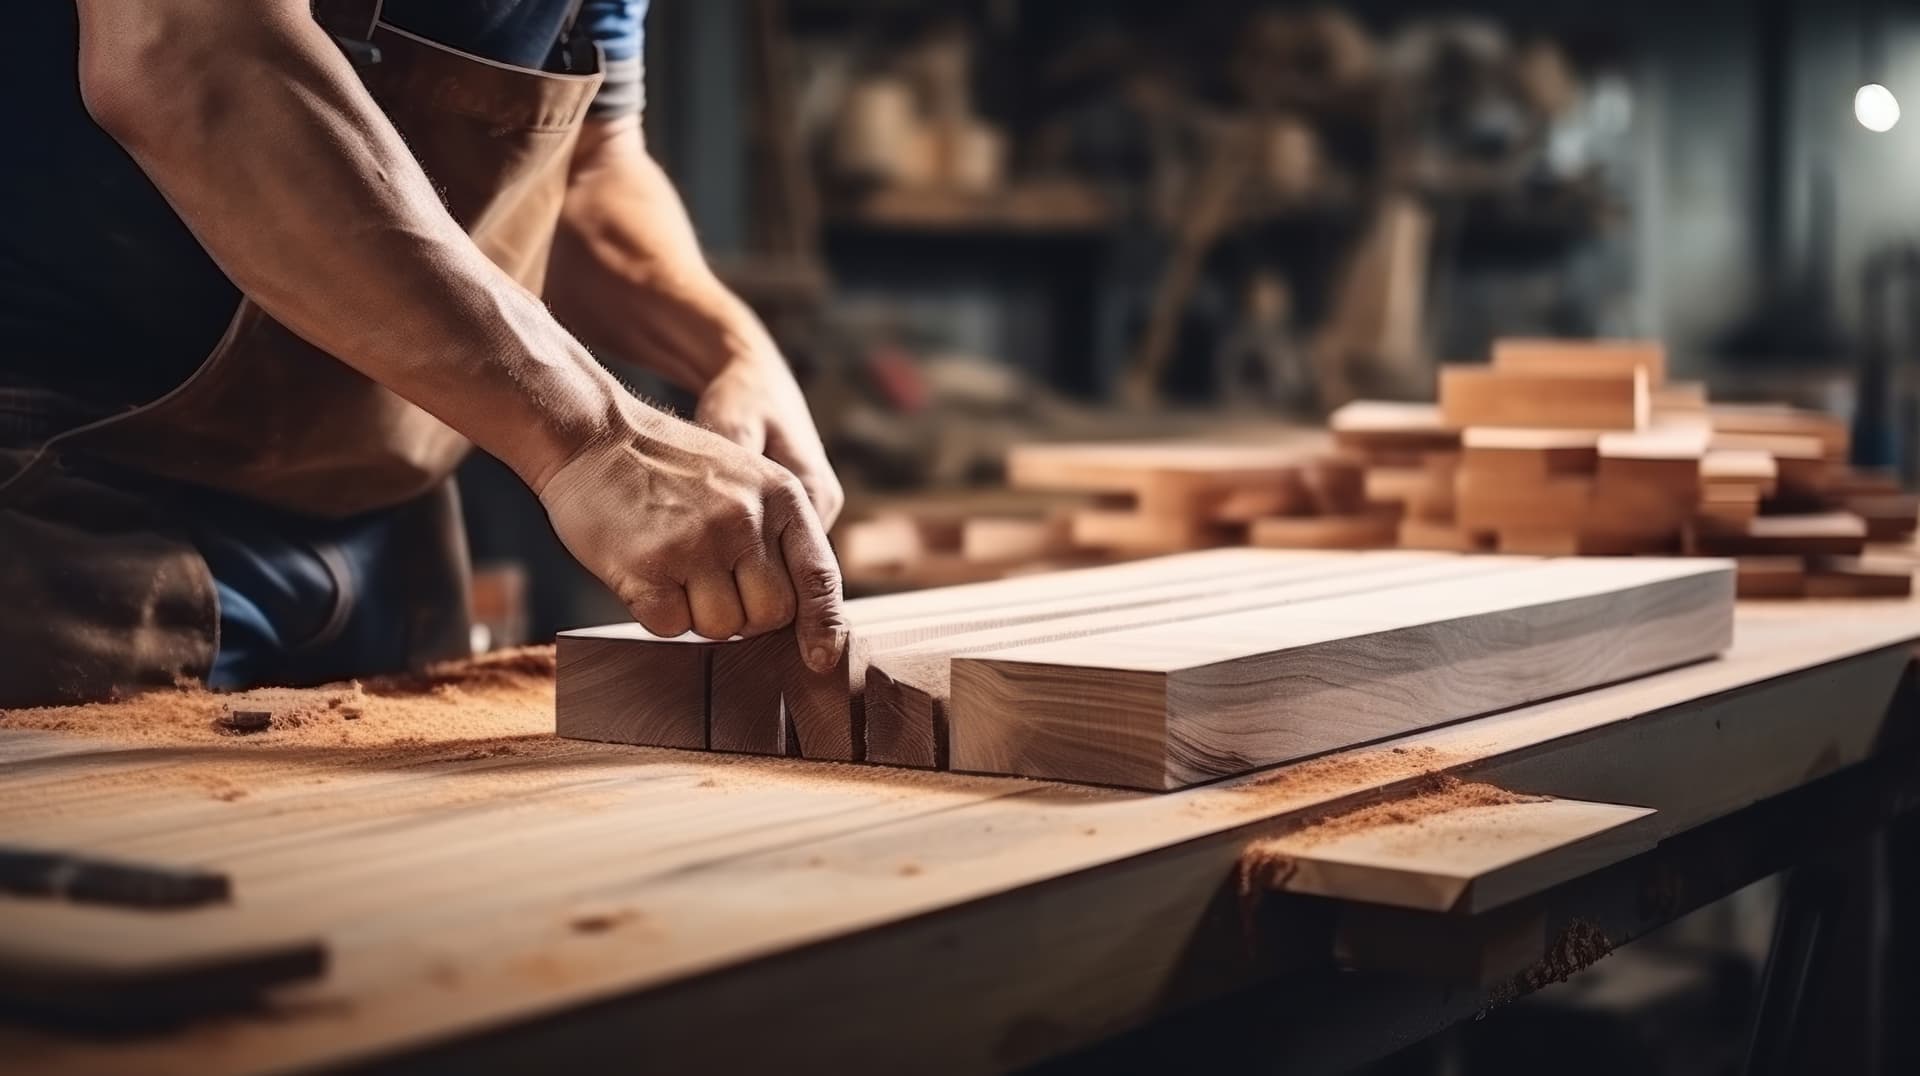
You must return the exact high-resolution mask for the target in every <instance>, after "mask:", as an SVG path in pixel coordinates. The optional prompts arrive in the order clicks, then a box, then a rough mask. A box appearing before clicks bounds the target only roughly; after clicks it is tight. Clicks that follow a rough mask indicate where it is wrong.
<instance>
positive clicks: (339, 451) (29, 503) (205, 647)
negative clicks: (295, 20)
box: [0, 0, 600, 707]
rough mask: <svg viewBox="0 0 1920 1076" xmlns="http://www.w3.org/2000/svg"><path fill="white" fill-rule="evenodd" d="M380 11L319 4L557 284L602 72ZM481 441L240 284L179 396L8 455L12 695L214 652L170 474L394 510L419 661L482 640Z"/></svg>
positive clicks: (121, 688)
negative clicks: (477, 564) (475, 47)
mask: <svg viewBox="0 0 1920 1076" xmlns="http://www.w3.org/2000/svg"><path fill="white" fill-rule="evenodd" d="M378 13H379V4H378V3H377V0H341V2H334V3H323V4H316V17H318V18H319V19H320V20H321V23H322V25H324V26H325V27H326V28H327V29H328V30H329V31H330V32H332V33H333V34H335V36H337V37H341V38H343V39H345V40H349V41H354V42H362V41H365V42H370V43H371V44H372V46H373V47H374V48H375V49H377V50H378V60H377V61H376V62H372V63H370V64H366V65H364V66H363V67H362V68H361V75H362V78H363V79H364V81H365V83H366V85H367V88H368V90H369V91H370V92H371V93H372V95H373V97H374V99H375V100H376V101H378V102H379V104H380V106H381V108H382V109H383V110H384V111H385V112H386V114H387V117H388V118H389V119H390V120H391V121H392V122H393V124H394V126H395V127H396V128H397V129H398V130H399V131H400V133H401V134H402V135H403V136H404V137H405V138H406V141H407V145H408V146H409V148H410V149H411V150H412V151H413V153H414V155H415V156H416V157H417V158H418V159H419V161H420V163H421V165H422V166H423V167H424V168H425V170H426V172H427V174H428V175H429V176H430V177H431V178H432V180H433V181H434V183H435V185H436V186H437V187H438V188H439V189H440V191H441V192H442V197H443V198H444V199H445V201H446V203H447V207H448V209H449V210H450V211H451V213H452V214H453V217H454V219H456V220H457V221H459V222H460V224H461V225H462V226H463V227H465V228H466V229H467V231H468V232H469V234H471V235H472V236H473V238H474V241H475V242H476V243H477V244H478V245H479V246H480V248H481V249H482V250H483V251H485V252H486V254H487V255H488V256H489V257H490V258H492V259H493V261H494V262H495V263H497V264H498V265H500V266H501V267H502V268H503V269H505V270H506V271H507V272H508V273H509V274H511V275H512V276H513V277H514V279H516V280H518V281H519V282H520V283H521V284H522V285H524V286H526V287H528V288H530V289H532V290H534V291H539V290H540V288H541V286H542V284H543V283H544V277H545V274H546V265H547V255H548V251H549V248H550V245H551V241H552V237H553V231H554V226H555V223H556V221H557V219H558V215H559V211H560V204H561V201H562V198H563V197H564V194H565V183H566V174H567V164H568V160H569V157H570V156H571V153H572V149H573V145H574V141H575V140H576V138H577V137H578V135H579V130H580V122H581V120H582V118H583V117H584V116H585V114H586V108H587V105H588V103H589V102H590V101H591V99H592V97H593V94H594V91H595V90H596V89H597V88H598V87H599V83H600V76H599V74H597V73H594V74H586V75H571V74H569V75H561V74H550V73H545V72H539V71H530V70H526V69H522V68H516V67H509V66H507V65H504V64H499V63H494V62H491V61H488V60H483V59H480V58H478V57H474V56H470V55H467V54H464V53H460V52H457V51H455V50H452V49H448V48H444V47H441V46H439V45H435V44H433V43H430V42H428V41H425V40H423V39H421V38H418V37H415V36H413V35H410V34H407V33H405V32H403V31H400V30H398V29H395V28H393V27H391V26H388V25H386V24H384V23H379V22H378V21H377V16H378ZM362 51H365V50H362ZM468 447H469V446H468V444H467V441H466V440H465V439H464V438H462V437H461V436H460V435H459V434H457V433H455V432H454V431H453V430H451V429H449V428H448V427H447V426H445V425H444V424H442V423H441V422H440V421H439V420H437V419H435V418H434V417H433V416H431V415H429V414H427V413H426V412H425V411H422V410H421V409H420V408H418V407H415V406H414V405H413V404H410V403H408V402H407V401H405V400H403V399H401V398H400V397H399V396H397V395H395V394H394V393H392V392H389V391H388V390H386V389H385V388H382V387H381V386H379V385H377V384H375V383H374V382H373V381H371V380H369V379H368V378H366V377H365V376H363V375H361V374H360V373H358V372H356V371H355V370H353V369H352V368H351V367H349V366H347V365H346V364H344V363H341V362H339V361H337V360H335V359H333V358H331V357H329V356H327V355H326V354H324V353H322V352H320V351H318V350H316V349H315V348H313V347H312V346H310V345H308V344H307V343H306V342H305V341H303V340H301V339H300V338H299V337H297V336H295V335H293V334H292V333H291V332H289V331H288V330H287V329H285V328H283V327H282V326H280V325H279V324H278V323H276V322H274V321H273V320H272V319H271V318H270V317H268V316H267V315H266V314H265V313H264V312H263V311H261V309H260V308H259V307H257V306H255V305H254V304H253V303H252V302H251V301H247V300H244V299H243V300H242V301H241V303H240V308H239V310H238V312H237V313H236V314H235V315H234V318H233V321H232V322H231V324H230V325H229V326H228V328H227V331H226V334H225V335H224V337H223V338H222V339H221V341H220V343H219V344H218V345H217V346H216V347H215V348H214V350H213V353H212V354H211V355H209V356H208V357H207V359H206V360H205V361H204V362H203V363H202V364H201V366H200V367H199V369H198V370H197V371H195V373H194V374H193V375H192V376H191V377H189V378H188V379H187V380H186V381H185V382H183V383H182V384H181V385H180V386H178V387H177V388H175V389H174V390H173V391H172V392H169V393H168V394H167V395H165V396H162V397H161V398H160V399H158V400H156V401H154V402H153V403H150V404H148V405H146V406H144V407H140V408H137V409H135V410H132V411H128V412H125V413H122V414H118V415H114V416H111V417H109V418H106V419H102V420H100V421H97V422H92V423H89V424H87V425H83V426H79V427H76V428H72V429H67V430H64V431H62V432H59V433H57V434H55V435H54V436H52V437H51V438H49V439H47V440H46V441H45V442H44V443H43V444H41V445H40V446H39V447H38V448H37V449H36V450H35V451H33V452H30V453H26V454H24V457H25V458H24V461H21V460H20V459H18V458H16V459H15V460H12V461H9V460H7V459H5V458H4V457H3V456H0V552H3V553H4V555H0V603H4V604H5V606H6V607H7V610H8V615H6V616H4V617H0V707H4V706H24V705H36V704H43V703H50V702H60V701H71V700H77V699H87V698H100V697H105V696H109V695H113V694H119V693H124V692H127V691H130V690H135V689H138V688H140V687H144V686H151V685H156V684H165V683H169V682H172V681H174V680H176V679H179V678H182V677H193V678H198V677H204V676H205V675H206V673H207V671H208V669H209V668H210V667H211V665H212V661H213V656H214V654H215V652H216V649H217V639H216V637H215V632H216V626H217V622H218V617H217V610H216V608H215V600H214V592H213V585H212V580H211V578H210V577H209V576H208V573H207V568H206V565H205V563H204V562H203V561H202V560H201V559H200V557H199V555H198V554H197V553H195V552H194V549H193V547H192V546H191V545H190V544H189V543H188V542H187V541H186V540H185V539H184V538H183V537H182V536H181V535H180V534H179V533H178V532H177V531H176V530H173V529H171V528H170V527H169V525H168V521H167V518H166V512H165V509H164V506H163V505H162V504H160V503H158V502H159V501H160V500H161V498H159V497H158V496H157V495H156V494H154V493H153V490H155V489H158V488H162V487H164V486H165V485H167V484H168V483H170V482H177V483H185V484H190V485H195V486H204V487H210V488H212V489H216V490H220V491H222V492H225V493H229V494H235V495H238V496H240V497H242V498H245V499H247V500H251V501H255V502H258V503H261V504H264V505H269V506H272V507H273V508H277V509H281V510H285V511H290V512H295V513H299V514H303V515H310V516H316V517H325V518H346V517H350V516H354V515H358V514H360V513H364V512H369V511H374V510H390V511H393V512H395V513H396V517H397V519H398V520H399V522H398V523H397V526H398V529H399V531H400V533H402V534H404V535H406V536H407V542H408V548H407V550H406V553H405V554H404V555H406V556H407V557H408V558H409V562H410V563H412V562H417V564H418V574H419V579H420V585H419V587H418V593H417V594H416V595H397V596H396V595H383V599H386V600H396V599H398V600H400V601H402V602H403V603H404V604H406V605H407V606H408V607H409V608H410V609H411V610H412V621H413V622H412V624H411V626H410V636H411V640H412V645H411V646H410V647H409V650H410V651H411V652H410V654H409V655H408V658H409V663H410V664H420V663H423V662H425V661H430V660H436V659H439V658H444V657H450V656H454V655H457V654H459V653H462V652H464V650H465V648H466V646H467V623H466V609H465V605H464V598H465V596H466V581H465V576H466V546H465V536H464V534H463V533H462V532H461V529H460V522H459V512H458V501H457V498H456V497H455V495H454V492H453V486H452V483H451V482H450V481H449V476H450V475H451V474H452V472H453V469H454V467H455V466H456V465H458V464H459V462H460V460H461V458H462V457H463V456H464V455H465V454H466V452H467V450H468ZM9 463H12V464H13V465H12V466H9ZM9 475H11V477H9ZM153 479H159V480H160V481H159V482H154V481H152V480H153Z"/></svg>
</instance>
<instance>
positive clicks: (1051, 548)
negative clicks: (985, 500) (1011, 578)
mask: <svg viewBox="0 0 1920 1076" xmlns="http://www.w3.org/2000/svg"><path fill="white" fill-rule="evenodd" d="M1072 545H1073V531H1072V527H1071V525H1070V524H1069V523H1068V520H1067V517H1066V516H1065V515H1055V516H1049V517H1047V518H1045V519H1022V518H1019V517H1016V516H977V517H974V518H972V519H968V520H965V521H964V522H963V523H962V524H961V529H960V555H961V556H962V557H965V558H966V559H967V560H970V561H974V562H975V563H979V564H1007V563H1014V562H1019V561H1031V560H1038V559H1040V558H1043V557H1052V556H1059V555H1061V554H1063V553H1066V552H1068V551H1069V550H1070V549H1071V548H1072Z"/></svg>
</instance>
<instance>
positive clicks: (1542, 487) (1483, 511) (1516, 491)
mask: <svg viewBox="0 0 1920 1076" xmlns="http://www.w3.org/2000/svg"><path fill="white" fill-rule="evenodd" d="M1454 495H1455V501H1454V518H1455V520H1456V521H1458V522H1459V524H1460V526H1462V527H1464V528H1466V529H1467V530H1470V531H1502V530H1530V531H1553V530H1560V531H1576V530H1579V529H1580V528H1581V527H1583V526H1585V524H1586V521H1587V517H1588V506H1589V504H1590V502H1591V501H1592V500H1593V480H1592V479H1590V478H1580V477H1574V476H1570V475H1569V476H1562V477H1554V478H1550V479H1548V480H1547V481H1545V482H1541V483H1539V484H1537V485H1525V484H1522V483H1518V482H1514V481H1510V480H1503V479H1502V478H1501V477H1499V476H1488V475H1483V474H1481V473H1479V472H1477V471H1474V470H1472V469H1470V468H1463V469H1462V470H1461V471H1460V476H1459V479H1458V481H1457V482H1456V484H1455V487H1454Z"/></svg>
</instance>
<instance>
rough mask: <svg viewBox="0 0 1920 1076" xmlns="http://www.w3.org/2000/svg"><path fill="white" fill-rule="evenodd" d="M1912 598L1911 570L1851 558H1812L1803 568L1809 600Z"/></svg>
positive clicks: (1906, 566) (1905, 565)
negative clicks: (1805, 573)
mask: <svg viewBox="0 0 1920 1076" xmlns="http://www.w3.org/2000/svg"><path fill="white" fill-rule="evenodd" d="M1912 594H1913V568H1912V566H1911V565H1907V564H1883V563H1875V562H1873V561H1869V560H1862V559H1859V558H1855V557H1816V558H1814V559H1813V560H1812V561H1811V562H1810V563H1809V564H1808V565H1807V583H1806V596H1807V597H1809V598H1906V597H1911V596H1912Z"/></svg>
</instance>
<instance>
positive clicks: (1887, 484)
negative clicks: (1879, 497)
mask: <svg viewBox="0 0 1920 1076" xmlns="http://www.w3.org/2000/svg"><path fill="white" fill-rule="evenodd" d="M1833 492H1834V493H1835V494H1837V495H1839V496H1842V497H1852V496H1856V495H1857V496H1869V495H1872V494H1876V493H1889V494H1890V493H1901V492H1904V491H1903V490H1902V489H1901V488H1900V476H1899V475H1897V474H1895V473H1894V472H1892V471H1890V470H1886V469H1882V468H1864V469H1863V468H1858V467H1849V468H1847V469H1845V470H1843V471H1841V472H1840V473H1838V474H1836V475H1834V477H1833Z"/></svg>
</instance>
